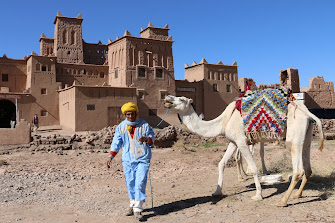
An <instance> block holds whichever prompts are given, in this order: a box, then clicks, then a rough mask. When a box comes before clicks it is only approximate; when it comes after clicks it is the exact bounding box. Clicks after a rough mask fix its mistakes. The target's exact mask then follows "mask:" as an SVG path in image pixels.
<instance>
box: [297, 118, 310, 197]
mask: <svg viewBox="0 0 335 223" xmlns="http://www.w3.org/2000/svg"><path fill="white" fill-rule="evenodd" d="M312 134H313V124H310V125H309V127H308V130H307V133H306V139H305V142H304V148H303V151H302V162H303V167H304V176H303V179H302V182H301V185H300V187H299V190H298V191H297V192H296V193H295V194H293V197H294V198H300V197H301V196H302V191H303V189H304V187H305V185H306V183H307V181H308V179H309V178H310V176H311V175H312V168H311V155H310V151H311V142H312V136H313V135H312Z"/></svg>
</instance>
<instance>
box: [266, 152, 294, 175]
mask: <svg viewBox="0 0 335 223" xmlns="http://www.w3.org/2000/svg"><path fill="white" fill-rule="evenodd" d="M268 171H269V172H270V173H287V172H292V162H291V157H288V156H287V155H286V154H284V156H283V157H281V158H280V159H276V160H274V161H273V162H272V163H271V165H270V166H269V168H268Z"/></svg>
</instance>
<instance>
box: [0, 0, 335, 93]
mask: <svg viewBox="0 0 335 223" xmlns="http://www.w3.org/2000/svg"><path fill="white" fill-rule="evenodd" d="M56 3H57V4H56ZM57 11H60V12H61V13H62V15H63V16H68V17H76V16H77V15H78V14H79V13H81V14H82V18H83V19H84V21H83V24H82V27H83V39H84V40H85V41H86V42H89V43H98V42H99V40H100V41H101V42H102V43H104V44H107V43H108V39H112V40H114V39H115V38H116V36H122V35H123V33H124V31H125V30H126V29H127V30H129V32H130V33H131V34H132V35H133V36H139V35H140V34H139V32H140V30H141V27H143V28H145V27H147V25H148V23H149V22H151V23H152V24H153V25H154V26H156V27H164V26H165V24H169V28H170V35H172V37H173V40H174V41H175V43H174V44H173V55H174V69H175V77H176V79H184V64H185V63H188V64H189V65H190V64H192V62H193V61H195V62H197V63H199V62H200V60H201V59H202V58H205V59H206V60H207V61H208V62H209V63H217V62H218V61H219V60H221V61H222V62H223V63H224V64H232V63H233V62H234V61H236V62H237V64H238V66H239V68H238V72H239V77H251V78H253V79H254V80H255V81H256V84H257V85H258V84H260V83H264V84H272V83H278V82H279V77H278V74H279V70H283V69H286V68H297V69H299V74H300V87H307V86H308V84H309V78H310V77H315V76H323V77H324V79H325V81H335V80H334V74H335V62H334V58H335V57H334V54H335V25H334V24H335V13H334V11H335V1H332V0H327V1H326V0H304V1H302V0H277V1H275V0H264V1H262V0H254V1H251V0H234V1H232V0H231V1H226V0H221V1H211V0H207V1H204V0H202V1H197V0H193V1H189V0H179V1H176V0H170V1H159V0H152V1H151V0H150V1H146V0H142V1H138V0H137V1H134V0H129V1H92V0H91V1H86V0H82V1H70V0H67V1H63V0H59V1H46V0H44V1H41V0H31V1H26V0H22V1H18V0H11V1H4V2H1V4H0V27H1V34H0V55H1V56H2V55H3V54H4V53H5V54H6V55H7V56H8V57H10V58H15V59H20V58H23V57H24V55H29V54H31V51H35V52H36V53H39V38H40V35H41V33H42V32H43V33H44V34H45V35H46V36H47V37H50V38H53V35H54V24H53V21H54V19H55V16H56V15H57Z"/></svg>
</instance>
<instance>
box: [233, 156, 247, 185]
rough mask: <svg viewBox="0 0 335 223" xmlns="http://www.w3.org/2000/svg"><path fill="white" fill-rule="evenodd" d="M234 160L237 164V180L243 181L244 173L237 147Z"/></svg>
mask: <svg viewBox="0 0 335 223" xmlns="http://www.w3.org/2000/svg"><path fill="white" fill-rule="evenodd" d="M235 160H236V166H237V180H238V181H240V182H243V181H244V178H243V175H244V176H245V175H246V174H245V172H244V169H243V163H242V157H241V152H240V150H239V149H237V150H236V153H235Z"/></svg>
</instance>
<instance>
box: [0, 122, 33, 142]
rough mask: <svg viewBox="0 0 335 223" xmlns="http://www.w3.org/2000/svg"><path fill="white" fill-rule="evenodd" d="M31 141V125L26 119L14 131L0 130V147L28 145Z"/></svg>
mask: <svg viewBox="0 0 335 223" xmlns="http://www.w3.org/2000/svg"><path fill="white" fill-rule="evenodd" d="M30 141H31V132H30V123H28V122H27V121H26V120H24V119H21V121H20V122H19V123H18V124H17V125H16V126H15V128H13V129H9V128H3V129H2V128H1V129H0V145H19V144H28V143H30Z"/></svg>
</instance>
